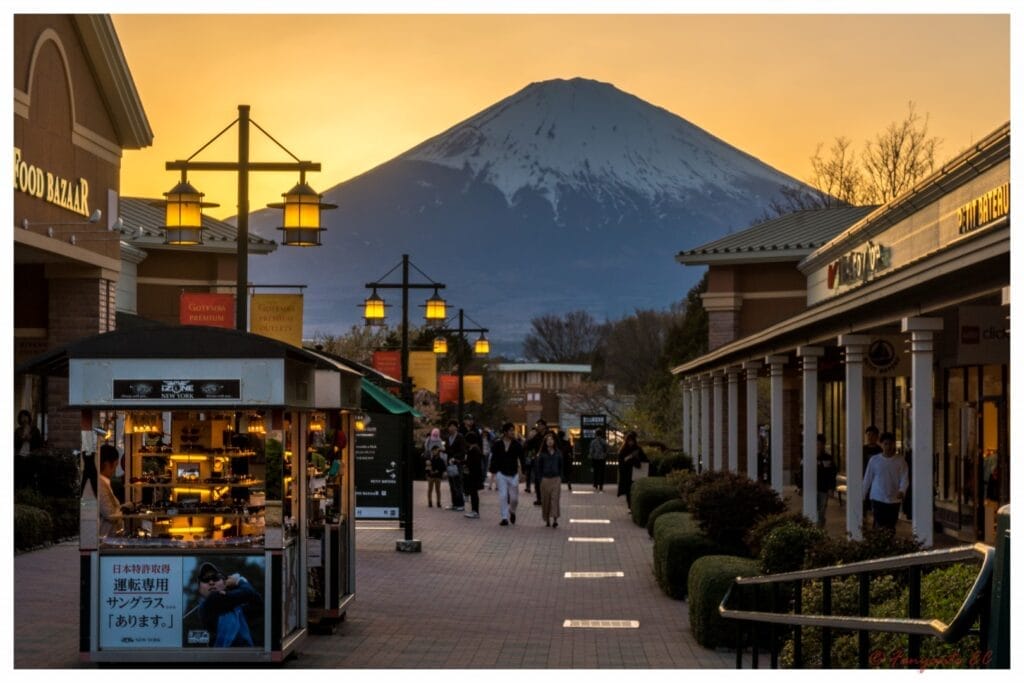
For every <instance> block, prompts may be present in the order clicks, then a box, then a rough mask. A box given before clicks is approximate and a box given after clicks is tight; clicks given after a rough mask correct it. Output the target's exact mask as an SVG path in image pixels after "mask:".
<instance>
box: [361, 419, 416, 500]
mask: <svg viewBox="0 0 1024 683" xmlns="http://www.w3.org/2000/svg"><path fill="white" fill-rule="evenodd" d="M403 419H404V416H401V415H388V414H382V413H367V414H366V421H365V423H364V427H363V429H362V431H356V433H355V459H356V461H355V468H356V473H355V485H356V519H393V520H397V519H399V518H400V517H401V503H402V488H401V486H400V483H401V462H402V436H401V435H402V433H403V428H402V420H403Z"/></svg>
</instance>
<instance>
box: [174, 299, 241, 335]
mask: <svg viewBox="0 0 1024 683" xmlns="http://www.w3.org/2000/svg"><path fill="white" fill-rule="evenodd" d="M178 317H179V322H181V324H182V325H204V326H206V327H225V328H228V329H234V328H235V297H234V295H233V294H209V293H206V292H182V293H181V301H180V303H179V304H178Z"/></svg>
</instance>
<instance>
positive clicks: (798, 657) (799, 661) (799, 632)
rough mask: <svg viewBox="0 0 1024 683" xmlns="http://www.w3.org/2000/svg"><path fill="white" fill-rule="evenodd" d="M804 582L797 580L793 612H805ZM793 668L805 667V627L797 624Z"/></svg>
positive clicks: (794, 638) (794, 629)
mask: <svg viewBox="0 0 1024 683" xmlns="http://www.w3.org/2000/svg"><path fill="white" fill-rule="evenodd" d="M803 598H804V582H803V581H802V580H797V582H796V593H795V594H794V595H793V614H802V613H803ZM793 668H794V669H802V668H804V627H803V626H800V625H799V624H797V625H796V626H794V627H793Z"/></svg>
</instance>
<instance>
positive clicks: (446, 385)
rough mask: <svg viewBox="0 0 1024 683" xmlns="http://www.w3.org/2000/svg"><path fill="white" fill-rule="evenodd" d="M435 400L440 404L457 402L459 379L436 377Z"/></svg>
mask: <svg viewBox="0 0 1024 683" xmlns="http://www.w3.org/2000/svg"><path fill="white" fill-rule="evenodd" d="M437 400H438V401H439V402H440V403H458V402H459V378H458V376H457V375H438V376H437Z"/></svg>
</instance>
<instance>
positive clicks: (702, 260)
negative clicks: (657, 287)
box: [676, 248, 814, 266]
mask: <svg viewBox="0 0 1024 683" xmlns="http://www.w3.org/2000/svg"><path fill="white" fill-rule="evenodd" d="M813 252H814V250H813V249H811V248H807V249H764V250H758V251H745V252H742V253H730V254H687V253H680V254H677V255H676V261H678V262H679V263H681V264H682V265H684V266H732V265H746V264H752V263H780V262H790V261H792V262H794V263H797V262H800V261H802V260H803V259H804V258H806V257H807V256H808V255H809V254H811V253H813Z"/></svg>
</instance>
